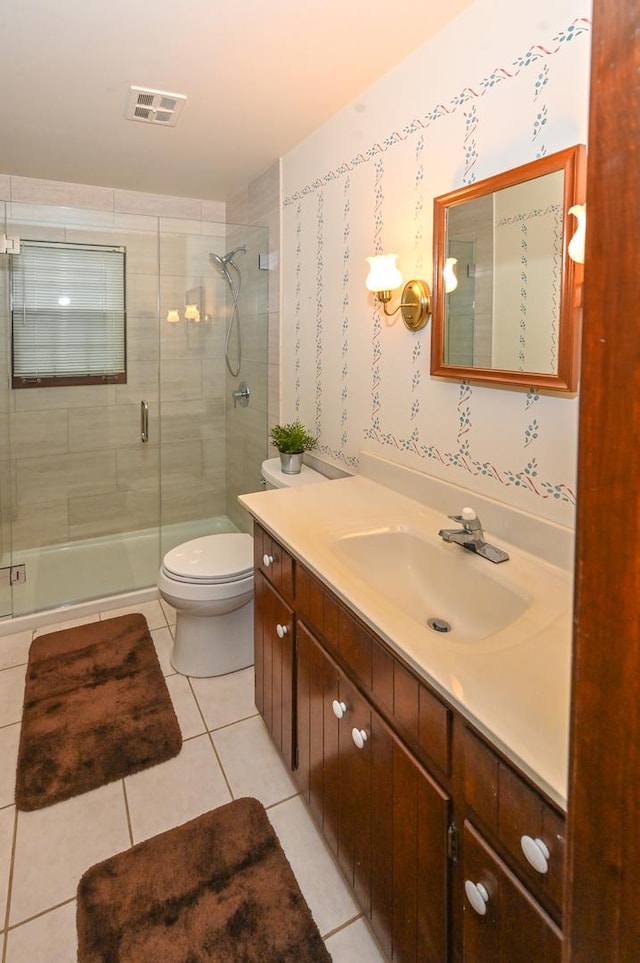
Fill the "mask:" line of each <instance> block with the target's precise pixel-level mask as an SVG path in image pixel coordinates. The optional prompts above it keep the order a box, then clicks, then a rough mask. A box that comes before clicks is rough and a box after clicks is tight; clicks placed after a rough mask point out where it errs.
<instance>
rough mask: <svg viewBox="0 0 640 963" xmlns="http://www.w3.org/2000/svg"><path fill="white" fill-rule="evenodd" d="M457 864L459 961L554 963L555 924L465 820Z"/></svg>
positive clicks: (557, 949)
mask: <svg viewBox="0 0 640 963" xmlns="http://www.w3.org/2000/svg"><path fill="white" fill-rule="evenodd" d="M463 865H464V881H465V882H464V886H465V894H464V896H462V894H461V898H462V899H464V911H463V919H464V925H463V944H464V953H463V959H464V963H523V961H526V960H531V961H532V963H533V961H535V963H560V961H561V958H562V936H561V934H560V931H559V929H558V928H557V926H556V925H555V923H554V922H553V921H552V920H551V918H550V917H549V916H547V914H546V913H545V912H544V910H543V909H542V908H541V907H540V906H539V904H538V903H536V901H535V900H534V899H533V897H532V896H531V895H530V894H529V892H528V891H527V890H526V889H525V888H524V887H523V886H522V885H521V884H520V883H519V882H518V880H517V879H516V878H515V876H513V874H512V873H511V872H510V871H509V870H508V869H507V867H506V866H505V865H504V863H503V862H502V861H501V860H500V859H499V858H498V856H497V855H496V854H495V853H494V852H493V850H492V849H491V848H490V847H489V846H488V845H487V844H486V843H485V842H484V840H483V839H482V837H481V836H480V835H479V834H478V833H476V832H475V830H474V829H473V827H472V826H471V825H470V824H469V823H465V828H464V839H463Z"/></svg>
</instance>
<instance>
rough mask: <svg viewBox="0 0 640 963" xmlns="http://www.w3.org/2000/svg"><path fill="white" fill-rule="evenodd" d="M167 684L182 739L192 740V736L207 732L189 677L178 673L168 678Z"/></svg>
mask: <svg viewBox="0 0 640 963" xmlns="http://www.w3.org/2000/svg"><path fill="white" fill-rule="evenodd" d="M165 682H166V683H167V688H168V690H169V694H170V696H171V701H172V702H173V708H174V709H175V711H176V715H177V717H178V722H179V724H180V731H181V732H182V738H183V739H191V737H192V736H199V735H200V734H201V733H203V732H206V729H205V725H204V722H203V721H202V716H201V715H200V710H199V709H198V703H197V702H196V700H195V698H194V695H193V692H192V691H191V686H190V685H189V680H188V679H187V677H186V676H184V675H178V674H177V673H176V674H175V675H170V676H167V678H166V679H165Z"/></svg>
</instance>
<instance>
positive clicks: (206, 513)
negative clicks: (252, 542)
mask: <svg viewBox="0 0 640 963" xmlns="http://www.w3.org/2000/svg"><path fill="white" fill-rule="evenodd" d="M0 234H4V235H7V236H8V237H18V238H21V239H23V240H27V241H39V242H45V243H44V245H43V246H44V247H45V248H46V247H47V246H52V245H53V246H56V251H57V253H58V254H60V256H61V257H63V258H64V256H65V252H66V251H67V250H71V249H75V248H78V247H81V248H82V250H85V249H87V250H90V251H91V250H96V249H98V247H100V248H101V247H102V246H110V247H111V248H117V250H118V251H120V250H122V251H123V255H124V258H123V260H124V264H125V270H124V282H125V283H124V291H125V295H124V303H125V307H126V327H125V331H126V376H125V379H126V380H123V378H122V377H120V378H118V379H116V378H112V377H109V376H105V378H104V381H102V382H101V383H86V379H85V380H84V381H83V379H78V380H79V381H82V382H83V383H79V384H78V383H75V384H67V385H65V386H59V385H51V384H50V382H49V381H48V380H47V381H46V385H45V386H43V381H42V379H37V378H36V377H34V378H33V379H24V382H25V386H20V387H12V369H13V365H12V346H13V341H12V324H13V326H18V325H25V324H29V323H30V319H29V317H28V312H26V311H24V312H23V311H21V310H20V311H19V310H18V309H17V307H16V303H15V289H16V287H17V285H16V283H15V281H16V278H15V272H16V271H18V270H19V269H20V268H19V266H20V263H21V262H20V260H19V258H20V255H19V254H18V255H15V254H0V328H1V331H2V334H1V346H0V351H1V352H2V362H3V366H4V370H5V372H6V376H5V378H4V380H3V384H2V387H1V388H0V618H2V617H9V616H17V615H23V614H28V613H32V612H36V611H39V610H42V609H48V608H53V607H58V606H63V605H69V604H73V603H77V602H81V601H85V600H89V599H93V598H99V597H103V596H108V595H114V594H119V593H124V592H129V591H133V590H137V589H143V588H147V587H149V586H153V585H155V581H156V576H157V572H158V568H159V565H160V561H161V557H162V555H163V554H164V553H165V552H166V551H167V550H168V549H169V548H170V547H172V546H174V545H176V544H178V543H179V542H181V541H184V540H185V539H187V538H193V537H196V536H198V535H203V534H207V533H210V532H219V531H235V530H242V529H246V530H249V519H248V517H247V516H246V515H245V514H244V513H243V511H242V510H241V509H240V506H239V505H238V503H237V495H238V494H240V493H242V492H248V491H254V490H256V489H257V488H258V487H259V484H260V464H261V461H262V459H263V458H264V457H265V453H266V450H267V344H268V332H267V324H268V313H267V311H268V308H267V294H268V291H267V279H268V272H267V271H264V270H261V269H260V267H259V255H260V254H265V253H266V252H267V250H268V236H267V230H266V228H261V227H249V226H246V225H230V224H222V223H220V224H219V223H212V222H204V221H193V222H192V221H184V220H177V219H175V220H174V219H172V218H166V217H161V218H158V217H149V216H143V215H122V214H112V213H105V212H96V211H89V210H80V209H75V208H56V207H53V206H45V205H42V206H34V205H26V204H16V203H9V202H7V203H6V204H1V205H0ZM234 249H237V250H238V251H240V250H242V253H238V254H236V255H235V258H234V261H235V265H236V269H237V272H238V278H239V279H240V280H241V288H240V293H239V294H238V295H237V296H235V297H234V291H236V290H237V287H238V285H237V284H236V285H235V287H233V288H232V286H230V285H229V284H228V283H227V279H226V277H225V273H224V272H223V271H220V270H217V269H216V258H217V259H219V260H221V261H222V262H224V258H225V256H227V255H228V254H229V253H230V252H234ZM245 249H246V250H245ZM60 252H62V253H60ZM224 263H226V262H224ZM12 272H14V275H13V287H14V311H13V318H12V306H11V288H12ZM68 273H69V276H70V277H71V275H72V273H73V272H72V269H71V268H70V270H69V272H68ZM234 279H235V278H234ZM235 280H237V279H235ZM29 283H30V282H29V280H28V278H27V282H25V284H26V285H27V286H28V284H29ZM65 283H66V282H65ZM54 287H55V290H54V292H53V296H52V297H49V301H51V303H52V304H53V309H50V310H53V311H56V310H58V308H57V305H61V306H62V305H67V306H69V302H70V300H71V301H72V300H73V297H74V293H73V291H72V293H71V295H69V294H68V293H67V292H66V289H65V291H63V287H64V284H63V282H62V281H60V280H59V279H56V283H55V285H54ZM50 294H51V292H50ZM58 295H60V296H58ZM33 300H34V303H36V301H37V297H36V296H35V295H34V298H33ZM34 310H36V312H37V310H38V304H37V303H36V307H35V309H34ZM69 311H71V308H69ZM232 322H233V330H232V331H231V333H230V332H229V329H230V327H231V325H232ZM62 327H63V328H64V325H62ZM238 331H239V332H240V335H241V346H240V350H241V354H240V359H241V360H240V366H239V370H238V357H239V356H238V349H237V346H236V338H237V332H238ZM225 342H226V344H227V351H226V354H227V355H229V352H230V351H231V352H232V353H233V360H232V367H231V371H233V372H236V371H237V374H231V373H230V370H229V368H228V365H227V362H226V361H225ZM245 383H246V384H247V385H248V386H249V395H248V402H249V403H248V404H246V403H245V402H246V397H245V396H244V394H243V393H242V392H241V391H240V385H241V384H245ZM234 393H235V396H234ZM238 399H240V401H241V403H238Z"/></svg>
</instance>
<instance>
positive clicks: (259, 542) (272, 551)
mask: <svg viewBox="0 0 640 963" xmlns="http://www.w3.org/2000/svg"><path fill="white" fill-rule="evenodd" d="M253 559H254V565H255V567H256V568H257V569H258V570H259V571H261V572H262V573H263V574H264V575H265V576H266V578H268V579H269V581H270V582H271V584H272V585H273V586H274V587H275V588H277V589H278V591H279V592H280V594H281V595H283V596H284V598H286V599H292V598H293V558H292V557H291V555H289V553H288V552H287V551H286V550H285V549H284V548H282V546H281V545H280V544H279V543H278V542H277V541H276V539H275V538H272V537H271V535H269V533H268V532H265V530H264V529H263V528H261V527H260V525H257V524H254V529H253Z"/></svg>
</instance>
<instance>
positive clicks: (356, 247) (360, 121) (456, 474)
mask: <svg viewBox="0 0 640 963" xmlns="http://www.w3.org/2000/svg"><path fill="white" fill-rule="evenodd" d="M516 6H517V7H518V9H515V7H516ZM589 14H590V6H589V3H588V2H586V0H540V2H539V3H538V4H537V5H536V9H535V11H528V12H527V13H526V14H525V13H523V11H522V9H521V8H520V7H519V5H514V4H513V3H512V2H511V0H478V2H477V3H475V4H473V5H472V7H471V8H469V9H468V10H467V11H466V12H465V13H463V14H462V15H461V16H460V17H459V18H457V19H456V20H455V21H454V22H453V23H452V24H451V25H449V27H447V28H446V29H445V30H444V31H442V32H441V33H440V34H439V36H438V37H437V38H436V39H435V40H433V41H431V42H428V43H426V44H425V45H424V47H423V48H421V49H420V50H419V51H417V52H416V53H415V54H414V55H412V56H411V57H410V58H408V59H407V60H406V61H404V62H403V63H402V64H400V65H399V66H398V67H397V68H396V69H395V70H394V71H392V72H391V73H390V74H387V75H386V76H385V77H383V78H381V80H380V81H378V83H377V84H375V85H374V86H373V87H372V88H371V89H370V90H369V91H368V92H366V94H365V95H363V97H362V98H361V99H360V100H359V101H358V102H356V103H354V104H353V105H351V106H350V107H349V108H346V109H345V110H344V111H342V112H341V113H340V114H339V115H336V117H335V118H333V119H332V120H330V121H329V122H328V123H327V124H325V125H324V126H323V127H322V128H320V129H319V130H318V131H316V132H315V133H314V134H313V135H311V137H310V138H308V139H307V140H306V141H305V142H303V144H301V145H299V146H298V148H296V149H295V150H294V151H292V152H291V153H290V154H288V155H287V156H286V157H285V158H284V159H283V197H284V201H283V331H282V340H283V348H282V358H281V361H282V365H281V368H282V384H281V390H282V414H283V417H285V418H286V417H288V416H289V415H291V416H292V417H293V416H295V417H298V418H301V419H302V420H303V421H305V422H307V423H308V424H309V425H310V426H312V427H313V431H314V432H315V433H316V434H318V435H319V442H318V449H319V452H320V453H321V454H322V455H323V456H325V457H327V458H328V459H329V460H331V461H333V462H335V463H336V464H338V465H341V466H342V467H345V468H347V469H348V470H356V469H357V466H358V455H359V452H360V451H361V450H362V449H366V450H369V451H372V452H374V453H377V454H380V455H382V456H383V457H387V458H390V459H391V460H394V461H398V462H400V463H403V464H407V465H409V466H410V467H414V468H418V469H419V470H423V471H425V472H428V473H430V474H433V475H435V476H437V477H440V478H443V479H445V480H449V481H451V482H454V483H456V484H458V485H461V486H463V487H466V488H468V489H471V490H473V491H478V492H481V493H482V494H485V495H489V496H491V497H494V498H496V499H498V500H501V501H504V502H507V503H509V504H514V505H516V506H518V507H521V508H525V509H526V510H528V511H530V512H532V513H533V514H538V515H541V516H544V517H547V518H551V519H554V520H556V521H558V522H560V523H562V524H568V525H571V524H572V522H573V508H574V503H575V494H574V486H575V458H576V445H577V438H576V434H577V428H576V423H577V399H576V398H572V397H558V396H555V397H554V396H553V395H550V394H544V393H541V392H538V391H536V390H535V389H531V390H529V391H527V390H526V389H499V388H489V387H485V386H480V385H473V384H471V383H469V382H466V381H462V382H457V383H456V382H454V381H444V380H442V379H433V378H431V376H430V374H429V352H430V326H427V328H426V329H423V331H421V332H417V333H415V334H412V333H410V332H408V331H407V330H406V329H405V328H404V326H403V325H402V322H401V321H399V320H398V318H399V315H396V316H395V317H394V318H388V317H387V316H386V315H385V314H384V312H383V311H382V309H381V307H380V305H379V304H378V303H377V302H375V300H374V299H373V298H372V296H370V295H369V294H368V292H367V291H366V290H365V286H364V278H365V276H366V263H365V258H366V256H367V255H370V254H378V253H382V252H389V251H393V252H394V253H398V254H399V267H400V269H401V270H402V273H403V277H404V278H405V280H409V279H410V278H412V277H423V278H425V279H426V280H427V281H429V282H430V281H431V274H432V267H431V257H432V253H431V245H432V204H433V197H434V196H437V195H438V194H441V193H444V192H446V191H449V190H452V189H454V188H455V187H458V186H460V185H461V184H467V183H471V182H473V181H475V180H478V179H481V178H483V177H487V176H489V175H491V174H494V173H497V172H498V171H500V170H506V169H508V168H510V167H513V166H517V165H518V164H521V163H525V162H527V161H529V160H533V159H534V158H535V157H539V156H543V155H545V154H547V153H552V152H554V151H556V150H560V149H561V148H563V147H566V146H570V145H571V144H573V143H578V142H582V143H585V142H586V124H587V109H588V108H587V102H588V66H589V61H588V57H589V41H590V21H589ZM482 29H484V30H485V35H483V34H482ZM484 36H486V42H484V43H482V42H478V40H479V37H484ZM496 63H498V64H502V65H503V66H495V64H496ZM489 64H490V65H491V66H490V67H489ZM444 66H446V70H443V67H444ZM447 88H448V89H449V91H453V94H452V95H451V96H449V97H446V96H444V93H445V90H446V89H447ZM403 117H408V118H410V119H409V120H407V121H406V123H403V124H402V126H401V127H396V124H397V121H398V119H400V120H401V119H402V118H403ZM363 143H365V144H366V145H367V146H365V147H362V144H363ZM341 155H342V158H341ZM345 157H348V158H349V159H348V160H347V159H344V158H345ZM522 257H523V259H524V260H523V270H526V237H525V236H524V235H523V248H522ZM399 295H400V290H399V291H396V292H394V297H393V299H392V302H391V309H393V307H394V306H395V305H396V304H397V303H398V302H399ZM522 317H523V327H522V337H523V339H524V338H525V337H526V305H525V304H524V303H523V305H522ZM523 344H524V341H523Z"/></svg>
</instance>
